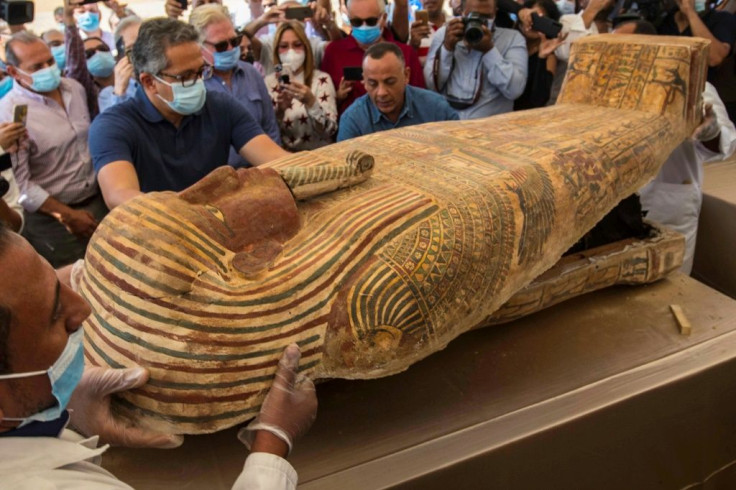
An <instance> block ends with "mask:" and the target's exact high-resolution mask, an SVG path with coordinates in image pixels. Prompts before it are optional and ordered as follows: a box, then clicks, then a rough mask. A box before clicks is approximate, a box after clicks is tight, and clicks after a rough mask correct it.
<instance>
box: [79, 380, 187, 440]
mask: <svg viewBox="0 0 736 490" xmlns="http://www.w3.org/2000/svg"><path fill="white" fill-rule="evenodd" d="M148 375H149V373H148V371H147V370H145V369H143V368H142V367H133V368H126V369H110V368H101V367H87V368H85V370H84V374H83V375H82V380H81V381H80V382H79V384H78V385H77V388H76V389H75V390H74V394H72V398H71V400H70V401H69V415H70V420H71V422H70V424H71V426H72V428H74V429H75V430H76V431H78V432H79V433H81V434H82V435H85V436H87V437H92V436H94V435H99V436H100V441H101V442H102V443H104V444H111V445H113V446H125V447H150V448H160V449H170V448H175V447H179V446H181V445H182V443H183V442H184V437H183V436H178V435H170V434H160V433H158V432H151V431H148V430H146V429H143V428H140V427H135V426H134V425H132V423H131V422H129V421H127V420H122V419H119V418H117V417H115V415H114V414H113V413H112V411H111V410H110V395H112V394H113V393H119V392H121V391H125V390H130V389H133V388H139V387H141V386H143V385H144V384H146V382H147V381H148Z"/></svg>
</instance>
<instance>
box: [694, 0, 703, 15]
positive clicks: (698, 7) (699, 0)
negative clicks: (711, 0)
mask: <svg viewBox="0 0 736 490" xmlns="http://www.w3.org/2000/svg"><path fill="white" fill-rule="evenodd" d="M695 11H696V12H698V13H701V12H705V0H695Z"/></svg>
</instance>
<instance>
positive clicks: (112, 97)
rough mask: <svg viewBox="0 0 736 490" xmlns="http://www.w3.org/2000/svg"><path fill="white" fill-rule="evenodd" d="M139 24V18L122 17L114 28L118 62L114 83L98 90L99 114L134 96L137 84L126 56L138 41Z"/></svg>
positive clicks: (131, 65) (132, 16) (128, 58)
mask: <svg viewBox="0 0 736 490" xmlns="http://www.w3.org/2000/svg"><path fill="white" fill-rule="evenodd" d="M141 22H143V21H142V20H141V19H140V18H139V17H137V16H135V15H131V16H128V17H124V18H123V19H122V20H121V21H120V23H118V25H117V27H116V28H115V33H114V34H113V36H114V38H115V45H116V46H117V47H118V51H119V52H118V61H117V63H116V64H115V83H114V84H113V85H110V86H108V87H105V88H103V89H102V90H100V96H99V104H100V112H104V111H105V110H107V109H109V108H110V107H112V106H114V105H115V104H120V103H121V102H125V101H126V100H128V99H132V98H133V97H134V96H135V92H136V90H137V89H138V82H137V81H136V80H135V74H134V73H133V63H131V62H130V57H129V56H128V55H129V54H130V52H131V51H132V50H133V44H135V40H136V39H138V31H139V30H140V28H141ZM121 48H122V49H121Z"/></svg>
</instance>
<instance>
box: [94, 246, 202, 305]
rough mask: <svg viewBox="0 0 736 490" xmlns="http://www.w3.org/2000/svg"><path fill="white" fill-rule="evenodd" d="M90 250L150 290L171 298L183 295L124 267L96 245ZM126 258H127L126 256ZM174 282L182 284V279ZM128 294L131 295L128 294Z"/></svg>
mask: <svg viewBox="0 0 736 490" xmlns="http://www.w3.org/2000/svg"><path fill="white" fill-rule="evenodd" d="M110 246H111V247H112V248H115V247H113V246H112V245H110ZM92 250H94V251H95V252H97V253H98V254H100V255H101V256H102V258H103V259H104V260H105V262H106V263H109V264H111V265H112V266H114V267H115V268H116V269H117V270H119V271H120V272H122V273H123V274H125V275H127V276H131V277H133V278H134V279H137V280H139V281H140V282H142V283H143V284H145V285H147V286H151V287H152V288H155V289H156V291H157V292H161V293H166V294H170V295H172V296H180V295H182V294H185V293H183V292H182V291H179V290H178V289H175V288H172V287H171V286H169V285H167V284H165V283H162V282H159V281H154V280H152V279H151V278H150V277H148V276H146V275H144V274H142V273H140V272H139V271H137V270H135V269H131V268H130V267H129V266H127V265H125V264H124V263H122V262H121V261H120V260H118V259H116V258H115V257H113V256H112V255H110V253H108V252H107V250H104V249H103V248H102V247H101V246H100V245H99V244H97V243H94V244H93V245H92ZM126 257H127V255H126ZM128 258H130V257H128ZM131 260H132V259H131ZM137 265H141V264H137ZM118 277H119V276H118ZM194 279H195V278H194V277H192V281H194ZM176 280H177V281H181V282H184V281H183V280H182V279H179V278H176ZM128 294H132V293H128Z"/></svg>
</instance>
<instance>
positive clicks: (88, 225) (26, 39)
mask: <svg viewBox="0 0 736 490" xmlns="http://www.w3.org/2000/svg"><path fill="white" fill-rule="evenodd" d="M5 57H6V60H7V63H8V73H9V74H10V75H11V76H13V78H14V79H15V82H14V86H13V89H12V90H11V91H10V92H9V93H8V94H7V95H6V96H5V97H4V98H3V99H2V100H0V122H9V121H12V120H13V116H14V106H16V105H25V106H27V118H26V129H27V131H28V138H29V140H30V141H23V140H21V142H20V145H19V146H20V148H19V150H18V152H17V153H16V155H15V156H14V157H13V161H12V163H13V171H14V174H15V178H16V180H17V181H18V186H19V187H20V192H21V196H20V203H21V205H22V206H23V210H24V218H25V228H24V230H23V234H24V236H25V237H26V238H27V239H28V241H30V242H31V244H32V245H33V246H34V248H36V250H38V252H39V253H40V254H41V255H43V256H44V257H45V258H46V259H47V260H49V262H51V263H52V264H53V265H54V266H55V267H60V266H62V265H65V264H69V263H71V262H74V261H75V260H77V259H79V258H81V257H83V256H84V253H85V249H86V246H87V241H88V240H89V237H90V236H91V235H92V233H93V232H94V230H95V229H96V227H97V224H98V222H99V221H100V220H101V219H102V218H103V217H104V216H105V214H106V213H107V208H106V207H105V204H104V202H103V201H102V197H101V195H100V191H99V188H98V187H97V183H96V179H95V174H94V169H93V168H92V159H91V157H90V154H89V148H88V144H87V142H88V141H87V133H88V130H89V124H90V116H89V110H88V108H87V100H86V96H85V93H84V89H83V88H82V86H81V85H80V84H79V83H78V82H76V81H74V80H71V79H68V78H62V77H61V70H59V67H58V66H57V65H56V61H55V60H54V57H53V56H52V55H51V50H50V49H49V47H48V46H47V45H46V43H44V42H43V41H42V40H41V39H40V38H38V37H37V36H34V35H33V34H30V33H28V32H25V31H21V32H18V33H16V34H14V35H13V36H12V37H11V38H10V40H9V41H8V42H7V43H6V44H5Z"/></svg>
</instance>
